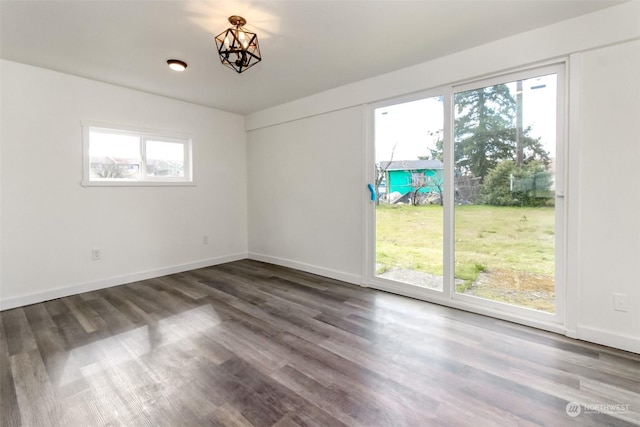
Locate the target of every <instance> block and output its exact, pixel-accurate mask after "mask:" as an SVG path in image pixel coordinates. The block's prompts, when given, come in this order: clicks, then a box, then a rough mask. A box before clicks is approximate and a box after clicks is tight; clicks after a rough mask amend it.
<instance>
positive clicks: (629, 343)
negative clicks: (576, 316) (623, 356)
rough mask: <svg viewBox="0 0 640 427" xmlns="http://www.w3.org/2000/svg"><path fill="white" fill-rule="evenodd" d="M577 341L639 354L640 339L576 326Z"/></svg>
mask: <svg viewBox="0 0 640 427" xmlns="http://www.w3.org/2000/svg"><path fill="white" fill-rule="evenodd" d="M578 339H580V340H583V341H589V342H592V343H596V344H601V345H606V346H607V347H613V348H618V349H620V350H625V351H630V352H632V353H637V354H640V338H638V337H634V336H631V335H624V334H616V333H612V332H611V331H605V330H603V329H598V328H592V327H585V326H580V325H578Z"/></svg>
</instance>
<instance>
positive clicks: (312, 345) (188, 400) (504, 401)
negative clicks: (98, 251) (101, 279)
mask: <svg viewBox="0 0 640 427" xmlns="http://www.w3.org/2000/svg"><path fill="white" fill-rule="evenodd" d="M0 320H1V324H0V334H1V335H0V346H1V347H0V369H1V378H0V386H1V387H2V388H1V393H0V399H1V400H0V405H1V406H0V411H1V412H0V417H1V420H2V423H1V424H2V426H50V425H51V426H323V427H326V426H330V427H333V426H367V427H373V426H431V425H439V426H466V425H468V426H480V427H484V426H538V425H544V426H568V425H584V426H626V425H639V424H640V355H637V354H632V353H626V352H623V351H618V350H614V349H611V348H607V347H602V346H597V345H594V344H589V343H584V342H580V341H575V340H571V339H568V338H566V337H563V336H559V335H555V334H551V333H547V332H543V331H539V330H535V329H530V328H527V327H524V326H519V325H515V324H511V323H508V322H504V321H500V320H495V319H492V318H488V317H484V316H480V315H475V314H471V313H466V312H462V311H458V310H454V309H450V308H446V307H441V306H437V305H433V304H428V303H425V302H421V301H416V300H412V299H409V298H404V297H400V296H397V295H391V294H387V293H383V292H378V291H374V290H370V289H365V288H360V287H357V286H353V285H348V284H344V283H341V282H338V281H335V280H331V279H327V278H323V277H319V276H315V275H312V274H307V273H303V272H300V271H296V270H291V269H287V268H283V267H277V266H273V265H269V264H264V263H260V262H256V261H250V260H243V261H238V262H233V263H228V264H224V265H219V266H215V267H210V268H204V269H199V270H195V271H190V272H185V273H180V274H174V275H170V276H166V277H161V278H157V279H151V280H145V281H141V282H137V283H131V284H128V285H123V286H117V287H112V288H108V289H103V290H100V291H95V292H89V293H84V294H81V295H75V296H71V297H67V298H61V299H57V300H53V301H49V302H45V303H40V304H34V305H31V306H27V307H22V308H17V309H13V310H7V311H4V312H2V313H1V314H0ZM571 402H575V404H573V403H571ZM578 405H579V406H578Z"/></svg>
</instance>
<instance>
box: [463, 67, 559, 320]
mask: <svg viewBox="0 0 640 427" xmlns="http://www.w3.org/2000/svg"><path fill="white" fill-rule="evenodd" d="M550 71H551V70H550ZM540 73H541V74H540ZM533 74H534V75H532V76H528V75H527V74H524V75H522V76H513V77H511V78H506V79H494V80H493V81H487V82H482V83H480V84H474V85H468V86H466V87H462V88H459V89H458V90H456V91H455V93H454V132H453V139H454V141H453V151H454V156H453V158H454V160H453V161H454V165H453V166H454V168H455V171H456V174H455V203H454V206H455V226H454V229H455V235H454V242H455V278H456V286H455V291H456V293H458V294H462V295H467V296H473V297H476V298H480V299H483V300H488V301H492V302H499V303H503V304H508V305H512V306H516V307H520V308H525V309H531V310H537V311H540V312H544V313H555V312H556V272H557V271H558V270H559V266H558V265H557V263H556V253H557V251H556V244H557V241H558V237H559V236H562V230H561V226H562V219H561V218H560V221H558V220H557V217H558V211H557V210H556V209H557V208H558V201H559V203H560V204H561V203H562V198H561V197H556V196H557V194H560V195H561V194H562V192H561V190H562V187H561V183H559V180H558V176H559V172H561V168H560V166H561V163H559V162H558V153H559V150H558V147H559V146H561V145H560V144H559V143H558V142H559V138H558V135H559V132H558V108H557V105H558V89H557V88H558V73H557V72H548V73H545V72H544V71H541V72H539V73H533ZM559 184H560V185H559ZM561 211H562V207H561V206H560V212H561ZM475 302H478V301H475Z"/></svg>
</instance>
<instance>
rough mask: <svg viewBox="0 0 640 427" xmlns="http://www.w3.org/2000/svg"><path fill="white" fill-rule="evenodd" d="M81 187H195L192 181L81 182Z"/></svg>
mask: <svg viewBox="0 0 640 427" xmlns="http://www.w3.org/2000/svg"><path fill="white" fill-rule="evenodd" d="M80 185H82V186H83V187H195V186H196V183H195V182H193V181H164V182H163V181H127V182H120V181H82V182H81V183H80Z"/></svg>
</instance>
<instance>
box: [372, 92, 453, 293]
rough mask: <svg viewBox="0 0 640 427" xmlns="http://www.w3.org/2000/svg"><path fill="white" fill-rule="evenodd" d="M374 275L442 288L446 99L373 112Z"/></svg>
mask: <svg viewBox="0 0 640 427" xmlns="http://www.w3.org/2000/svg"><path fill="white" fill-rule="evenodd" d="M374 121H375V128H374V138H375V168H376V169H375V184H374V185H375V187H376V192H377V194H378V196H379V197H378V200H377V201H376V207H375V276H376V277H381V278H385V279H389V280H393V281H396V282H400V283H403V284H406V285H411V286H417V287H421V288H426V289H431V290H437V291H442V289H443V218H444V216H443V192H444V176H445V175H444V165H443V129H444V107H443V98H442V97H441V96H436V97H431V98H423V99H419V100H415V101H411V102H404V103H398V104H394V105H389V106H385V107H380V108H376V109H375V110H374Z"/></svg>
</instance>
